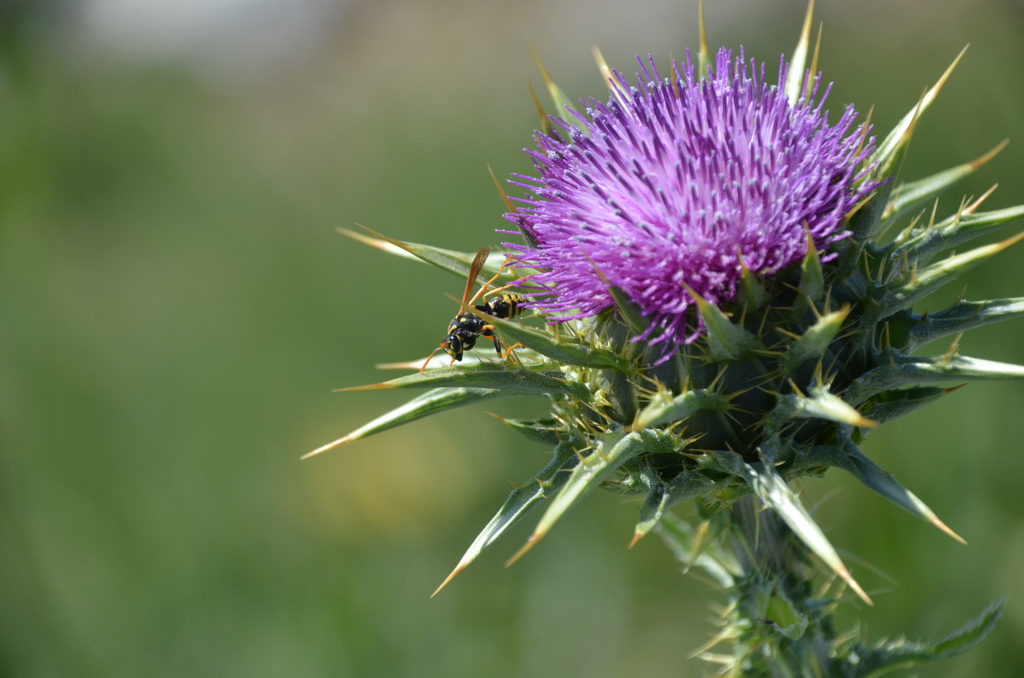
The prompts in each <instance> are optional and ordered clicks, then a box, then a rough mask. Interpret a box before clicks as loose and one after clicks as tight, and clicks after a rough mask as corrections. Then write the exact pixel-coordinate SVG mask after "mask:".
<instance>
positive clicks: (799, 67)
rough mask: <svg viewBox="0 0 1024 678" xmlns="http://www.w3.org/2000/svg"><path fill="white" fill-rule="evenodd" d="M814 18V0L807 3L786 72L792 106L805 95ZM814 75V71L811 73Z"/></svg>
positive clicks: (787, 88) (787, 95) (788, 94)
mask: <svg viewBox="0 0 1024 678" xmlns="http://www.w3.org/2000/svg"><path fill="white" fill-rule="evenodd" d="M813 20H814V0H811V2H810V3H809V4H808V5H807V14H805V15H804V26H803V28H802V29H801V30H800V39H799V40H798V41H797V43H796V49H794V50H793V58H792V59H790V61H789V71H788V72H787V73H786V90H785V91H786V98H788V99H789V103H790V105H791V106H796V105H797V103H798V102H799V101H800V97H801V96H802V95H803V89H804V77H805V76H806V70H807V52H808V48H809V47H810V42H811V23H812V22H813ZM811 75H812V77H813V75H814V74H813V73H812V74H811Z"/></svg>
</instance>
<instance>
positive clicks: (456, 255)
mask: <svg viewBox="0 0 1024 678" xmlns="http://www.w3.org/2000/svg"><path fill="white" fill-rule="evenodd" d="M362 228H364V229H366V231H367V232H369V233H371V234H373V235H374V236H375V237H374V238H370V237H367V236H365V235H363V234H362V233H356V232H355V231H350V230H348V229H345V228H339V229H338V232H339V233H341V234H342V235H346V236H348V237H349V238H352V239H353V240H357V241H359V242H361V243H364V244H366V245H369V246H370V247H374V248H376V249H379V250H381V251H382V252H387V253H389V254H397V255H399V256H403V257H405V258H411V259H418V260H420V261H424V262H426V263H428V264H431V265H433V266H436V267H438V268H440V269H442V270H445V271H448V272H449V273H454V274H455V275H457V276H459V277H460V278H462V279H463V280H465V279H466V276H468V275H469V267H470V265H471V264H472V263H473V259H474V258H475V257H476V253H473V254H469V253H467V252H456V251H455V250H446V249H442V248H440V247H432V246H431V245H420V244H418V243H411V242H402V241H401V240H395V239H394V238H389V237H388V236H386V235H382V234H380V233H377V232H376V231H372V230H370V229H368V228H366V227H365V226H362ZM504 263H505V255H503V254H500V253H493V252H492V253H491V255H490V256H488V257H487V262H486V263H485V264H484V266H483V268H482V269H481V271H480V274H479V275H478V276H477V280H478V281H479V282H480V283H485V282H487V281H488V280H490V279H491V277H492V276H493V275H495V274H496V273H497V272H498V270H499V269H500V268H501V266H502V264H504ZM511 276H512V274H511V272H509V273H506V274H503V275H502V277H501V278H500V279H511Z"/></svg>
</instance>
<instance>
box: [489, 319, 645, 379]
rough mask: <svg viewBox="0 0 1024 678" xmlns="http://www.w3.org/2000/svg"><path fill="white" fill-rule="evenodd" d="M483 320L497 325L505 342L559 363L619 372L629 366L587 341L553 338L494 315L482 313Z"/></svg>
mask: <svg viewBox="0 0 1024 678" xmlns="http://www.w3.org/2000/svg"><path fill="white" fill-rule="evenodd" d="M485 320H486V321H487V322H488V324H491V325H494V326H495V327H496V328H498V331H499V333H500V334H501V336H503V337H504V338H505V339H506V340H508V343H520V344H523V345H524V346H526V348H528V349H530V350H531V351H536V352H537V353H540V354H541V355H543V356H546V357H548V358H551V359H552V360H555V361H557V362H559V363H566V364H569V365H576V366H579V367H596V368H599V369H608V368H611V369H617V370H622V371H626V370H628V369H629V361H628V360H626V358H625V357H624V356H622V355H619V354H618V353H616V352H615V351H612V350H610V349H607V348H594V347H593V346H590V345H589V344H584V343H582V342H577V341H573V340H571V339H565V338H562V339H561V340H556V339H555V338H553V337H552V336H551V334H550V333H549V332H544V331H541V330H538V329H535V328H533V327H527V326H526V325H523V324H521V323H518V322H513V321H510V320H504V319H502V318H496V317H494V316H486V317H485Z"/></svg>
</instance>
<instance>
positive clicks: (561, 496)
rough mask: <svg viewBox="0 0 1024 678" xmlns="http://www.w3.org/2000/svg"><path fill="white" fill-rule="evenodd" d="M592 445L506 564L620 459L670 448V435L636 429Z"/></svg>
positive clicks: (603, 438)
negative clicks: (531, 532)
mask: <svg viewBox="0 0 1024 678" xmlns="http://www.w3.org/2000/svg"><path fill="white" fill-rule="evenodd" d="M593 443H594V449H593V451H591V452H590V454H588V455H587V456H586V457H584V458H583V459H582V460H580V463H579V464H577V465H576V467H575V468H574V469H573V471H572V475H570V477H569V480H568V481H567V482H566V484H565V486H564V487H563V488H562V489H561V491H560V492H559V493H558V495H557V496H555V497H554V498H553V499H552V500H551V503H550V504H549V505H548V508H547V511H545V512H544V515H543V516H542V517H541V519H540V522H539V523H538V524H537V527H536V529H534V531H533V534H532V535H530V538H529V539H528V540H527V542H526V544H525V545H523V547H522V548H521V549H519V551H518V552H517V553H516V554H515V555H514V556H512V558H510V559H509V561H508V562H509V564H511V563H514V562H515V561H516V560H518V559H519V558H521V557H522V556H523V555H524V554H525V553H526V552H527V551H529V550H530V549H531V548H533V546H534V545H536V543H537V542H538V541H540V540H541V539H543V538H544V536H545V535H546V534H547V533H548V532H549V531H550V530H551V528H552V527H554V525H555V523H557V522H558V520H559V519H560V518H561V517H562V516H563V515H565V512H566V511H568V510H569V509H570V508H572V507H573V506H574V505H576V503H577V502H579V500H580V499H582V498H583V497H584V496H586V495H587V494H588V493H589V492H590V491H591V490H593V489H594V488H596V487H597V486H599V485H600V484H601V483H603V482H604V481H605V480H607V479H608V477H609V476H610V475H611V474H612V472H614V471H615V470H616V469H617V468H619V466H621V465H622V464H623V463H625V462H627V461H629V460H630V459H632V458H633V457H636V456H637V455H640V454H644V453H650V452H657V451H659V449H661V450H662V451H671V450H672V442H671V437H670V436H668V435H667V434H663V433H660V432H655V431H636V432H633V433H630V434H627V435H625V436H623V435H621V434H608V435H605V436H602V437H600V438H598V439H596V440H594V441H593Z"/></svg>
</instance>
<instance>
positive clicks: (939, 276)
mask: <svg viewBox="0 0 1024 678" xmlns="http://www.w3.org/2000/svg"><path fill="white" fill-rule="evenodd" d="M1022 238H1024V233H1020V234H1018V235H1016V236H1014V237H1012V238H1008V239H1007V240H1004V241H1002V242H997V243H993V244H991V245H983V246H981V247H976V248H974V249H973V250H969V251H967V252H963V253H962V254H954V255H953V256H950V257H948V258H946V259H943V260H942V261H938V262H936V263H934V264H932V265H930V266H926V267H924V268H921V269H918V270H917V271H916V272H913V273H912V274H911V277H910V280H899V281H894V282H892V283H890V284H889V285H886V286H885V287H884V288H882V291H881V294H880V295H879V296H878V297H876V299H877V302H878V303H877V305H876V306H874V307H871V308H869V309H868V310H867V311H865V313H864V319H863V321H862V322H863V324H864V325H865V326H868V327H870V326H872V325H874V324H875V323H877V322H878V321H880V320H883V319H885V318H888V317H889V316H890V315H892V314H893V313H896V312H897V311H901V310H903V309H905V308H909V307H910V306H913V305H914V304H915V303H917V302H918V301H921V300H922V299H924V298H925V297H927V296H928V295H930V294H931V293H932V292H934V291H935V290H937V289H939V288H940V287H942V286H943V285H946V284H948V283H950V282H952V281H954V280H956V279H957V278H959V277H960V276H961V275H963V274H964V273H966V272H967V271H969V270H971V269H972V268H974V267H975V266H977V265H978V264H980V263H982V262H983V261H985V260H987V259H989V258H990V257H992V256H994V255H996V254H998V253H999V252H1002V251H1003V250H1005V249H1006V248H1007V247H1010V246H1011V245H1013V244H1015V243H1016V242H1018V241H1020V240H1021V239H1022Z"/></svg>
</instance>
